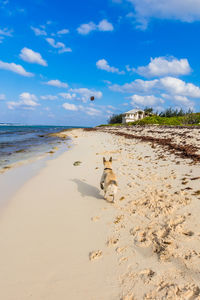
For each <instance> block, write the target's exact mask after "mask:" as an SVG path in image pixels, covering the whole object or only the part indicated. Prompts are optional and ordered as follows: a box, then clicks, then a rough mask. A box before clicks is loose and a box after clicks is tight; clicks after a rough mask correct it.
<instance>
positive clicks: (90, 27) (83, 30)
mask: <svg viewBox="0 0 200 300" xmlns="http://www.w3.org/2000/svg"><path fill="white" fill-rule="evenodd" d="M96 29H97V26H96V24H94V23H93V22H89V23H88V24H82V25H80V27H78V28H77V31H78V33H80V34H82V35H86V34H88V33H90V32H91V31H94V30H96Z"/></svg>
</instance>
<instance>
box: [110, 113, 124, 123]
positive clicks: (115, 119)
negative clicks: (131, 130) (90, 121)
mask: <svg viewBox="0 0 200 300" xmlns="http://www.w3.org/2000/svg"><path fill="white" fill-rule="evenodd" d="M116 123H122V114H119V115H112V116H111V117H110V118H109V120H108V124H116Z"/></svg>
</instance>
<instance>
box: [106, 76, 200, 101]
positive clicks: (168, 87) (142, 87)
mask: <svg viewBox="0 0 200 300" xmlns="http://www.w3.org/2000/svg"><path fill="white" fill-rule="evenodd" d="M109 88H110V89H111V90H112V91H115V92H122V93H135V92H137V93H138V92H139V93H141V94H146V93H152V92H153V91H157V92H162V93H166V94H171V95H181V96H186V97H192V98H199V97H200V87H198V86H196V85H194V84H192V83H186V82H185V81H183V80H181V79H178V78H175V77H170V76H167V77H163V78H160V79H154V80H146V81H145V80H141V79H136V80H134V81H133V82H131V83H125V84H124V85H118V84H113V85H111V86H109Z"/></svg>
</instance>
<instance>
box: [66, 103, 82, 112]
mask: <svg viewBox="0 0 200 300" xmlns="http://www.w3.org/2000/svg"><path fill="white" fill-rule="evenodd" d="M62 107H64V109H66V110H73V111H76V110H78V107H77V106H76V105H74V104H70V103H67V102H66V103H63V105H62Z"/></svg>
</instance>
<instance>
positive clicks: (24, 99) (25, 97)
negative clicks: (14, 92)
mask: <svg viewBox="0 0 200 300" xmlns="http://www.w3.org/2000/svg"><path fill="white" fill-rule="evenodd" d="M19 99H20V100H19V101H18V102H14V101H11V102H7V105H8V108H9V109H14V108H16V107H21V108H23V109H27V108H28V109H34V108H35V107H36V106H38V105H40V104H39V103H37V97H36V96H35V95H34V94H30V93H27V92H24V93H21V94H20V95H19Z"/></svg>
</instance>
